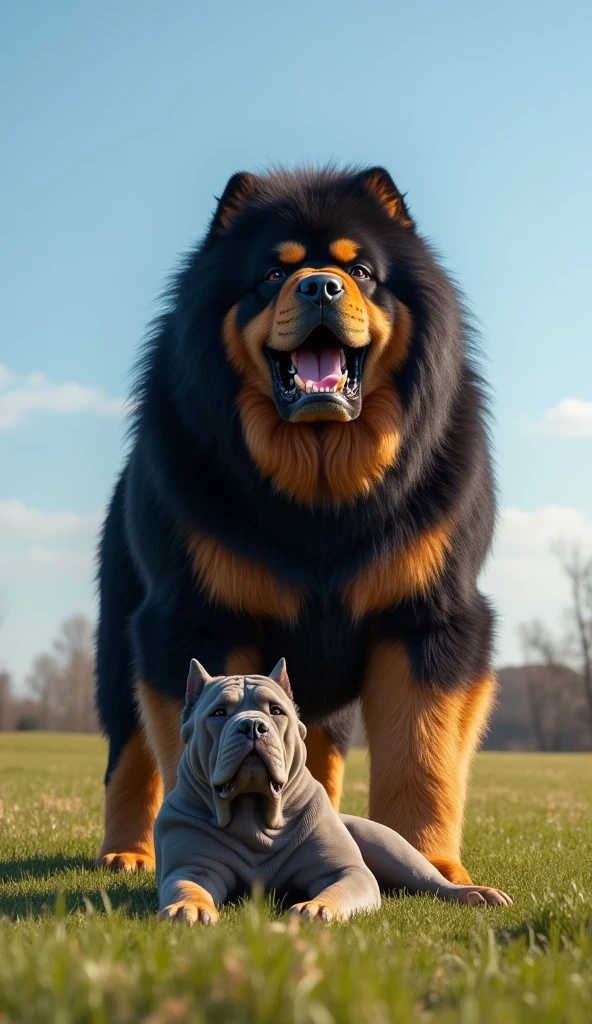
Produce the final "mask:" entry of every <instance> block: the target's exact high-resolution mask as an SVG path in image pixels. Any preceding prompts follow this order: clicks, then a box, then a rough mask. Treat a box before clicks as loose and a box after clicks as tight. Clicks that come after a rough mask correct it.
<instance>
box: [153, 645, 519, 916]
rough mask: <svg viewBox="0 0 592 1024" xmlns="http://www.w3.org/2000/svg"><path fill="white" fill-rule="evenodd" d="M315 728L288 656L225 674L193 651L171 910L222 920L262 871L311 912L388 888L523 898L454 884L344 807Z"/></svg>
mask: <svg viewBox="0 0 592 1024" xmlns="http://www.w3.org/2000/svg"><path fill="white" fill-rule="evenodd" d="M305 736H306V729H305V727H304V725H303V723H302V722H301V721H300V719H299V717H298V712H297V710H296V708H295V706H294V702H293V699H292V692H291V689H290V683H289V680H288V676H287V672H286V663H285V661H284V660H283V659H282V660H281V661H280V662H279V664H278V665H277V666H276V668H275V669H274V671H273V672H272V673H271V676H269V677H265V676H229V677H226V678H223V677H218V678H215V679H213V678H212V677H211V676H210V675H209V674H208V673H207V672H206V671H205V669H204V668H203V667H202V666H201V665H200V664H199V662H197V661H195V660H193V661H192V662H191V666H190V670H189V678H188V680H187V700H186V705H185V711H184V715H183V726H182V729H181V737H182V739H183V741H184V743H185V750H184V752H183V756H182V758H181V761H180V764H179V771H178V778H177V786H176V788H175V789H174V790H173V791H172V792H171V793H169V795H168V796H167V798H166V800H165V802H164V804H163V806H162V809H161V811H160V814H159V815H158V818H157V819H156V824H155V829H154V838H155V845H156V872H157V874H156V877H157V884H158V897H159V906H160V908H161V910H160V917H162V918H166V919H169V918H176V919H179V920H183V921H186V922H189V923H191V924H193V923H194V922H195V921H201V922H202V923H203V924H213V923H214V922H215V921H217V920H218V911H217V907H219V906H220V905H221V904H222V903H224V901H225V900H226V899H228V897H230V896H232V895H234V894H237V893H240V892H245V891H249V890H250V889H251V887H252V885H253V884H254V883H259V884H261V885H262V886H263V887H264V889H265V890H266V891H270V890H275V891H276V892H280V893H281V892H292V891H298V892H300V893H302V894H303V895H306V896H307V899H306V900H305V902H303V903H296V904H294V906H293V907H291V911H292V913H295V914H300V915H302V917H304V918H307V919H308V920H312V919H314V918H320V919H321V920H323V921H331V920H333V919H338V920H346V919H347V918H348V917H350V915H351V914H354V913H357V912H360V911H365V912H368V911H371V910H376V909H377V908H378V907H379V906H380V889H403V888H405V889H408V890H409V891H411V892H430V893H434V894H436V895H437V896H439V897H440V898H441V899H446V900H460V901H461V902H463V903H472V904H477V903H492V904H501V905H507V904H509V903H511V902H512V901H511V899H510V897H509V896H506V894H505V893H503V892H501V891H500V890H499V889H489V888H486V887H482V886H473V885H452V884H451V883H450V882H449V881H447V879H445V878H444V877H443V875H441V874H440V872H439V871H437V870H436V868H434V867H433V866H432V865H431V864H430V863H429V861H427V860H426V859H425V857H423V856H422V855H421V854H420V853H418V851H417V850H415V849H414V848H413V847H412V846H411V845H410V844H409V843H408V842H407V841H406V840H405V839H403V838H402V837H401V836H400V835H398V834H397V833H396V832H393V831H392V830H391V829H389V828H386V827H385V826H384V825H379V824H377V823H376V822H373V821H368V820H367V819H366V818H357V817H354V816H353V815H348V814H342V815H338V814H336V812H335V811H334V810H333V808H332V806H331V803H330V801H329V797H328V796H327V794H326V792H325V790H324V789H323V787H322V785H321V784H320V783H319V782H316V781H315V779H313V777H312V775H311V774H310V772H309V771H308V769H307V767H306V746H305V743H304V738H305Z"/></svg>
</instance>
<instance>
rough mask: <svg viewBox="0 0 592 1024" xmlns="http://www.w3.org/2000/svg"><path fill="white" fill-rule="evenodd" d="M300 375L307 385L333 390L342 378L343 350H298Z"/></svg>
mask: <svg viewBox="0 0 592 1024" xmlns="http://www.w3.org/2000/svg"><path fill="white" fill-rule="evenodd" d="M298 375H299V376H300V377H301V378H302V380H303V381H304V383H305V384H308V383H309V381H310V383H311V384H317V385H318V387H320V388H333V387H335V385H336V384H337V382H338V380H339V379H340V377H341V349H339V348H324V349H321V350H320V351H315V350H314V349H312V348H301V349H299V350H298Z"/></svg>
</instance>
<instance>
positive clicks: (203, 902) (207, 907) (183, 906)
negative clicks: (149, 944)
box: [158, 882, 220, 924]
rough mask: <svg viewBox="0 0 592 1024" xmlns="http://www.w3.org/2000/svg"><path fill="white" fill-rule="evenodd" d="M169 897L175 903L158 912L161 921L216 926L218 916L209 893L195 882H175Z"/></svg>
mask: <svg viewBox="0 0 592 1024" xmlns="http://www.w3.org/2000/svg"><path fill="white" fill-rule="evenodd" d="M167 895H168V893H167ZM171 895H172V896H173V899H174V900H175V902H174V903H169V905H168V906H167V907H164V909H163V910H161V911H160V913H159V915H158V916H159V918H160V920H161V921H172V920H177V921H183V922H185V923H186V924H195V923H196V922H197V921H201V922H203V923H206V922H207V923H208V924H216V922H217V921H218V918H219V916H220V915H219V914H218V911H217V909H216V904H215V903H214V901H213V899H212V897H211V895H210V893H209V892H208V891H207V889H204V888H202V886H201V885H197V883H196V882H175V883H174V885H173V887H172V891H171ZM204 915H207V916H204Z"/></svg>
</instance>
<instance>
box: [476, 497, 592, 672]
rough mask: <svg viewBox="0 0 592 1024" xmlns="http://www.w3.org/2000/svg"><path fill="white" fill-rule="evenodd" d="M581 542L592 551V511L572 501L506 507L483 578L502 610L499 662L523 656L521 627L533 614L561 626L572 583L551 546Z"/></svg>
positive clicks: (486, 588)
mask: <svg viewBox="0 0 592 1024" xmlns="http://www.w3.org/2000/svg"><path fill="white" fill-rule="evenodd" d="M557 542H563V543H565V544H567V545H571V544H573V543H576V544H580V545H581V547H582V550H583V552H584V553H588V554H589V553H592V516H589V515H587V514H586V513H585V512H582V511H581V510H580V509H576V508H572V507H571V506H568V505H545V506H543V507H542V508H537V509H532V510H528V511H526V510H524V509H520V508H514V507H509V508H504V509H503V510H502V513H501V517H500V523H499V526H498V531H497V535H496V543H495V548H494V554H493V557H492V559H491V561H490V562H489V564H488V566H487V568H486V570H485V572H484V573H483V578H482V581H481V585H482V589H483V590H484V592H485V593H488V594H490V595H491V596H492V597H493V599H494V603H495V606H496V608H497V610H498V612H499V616H500V624H499V656H500V663H501V664H508V663H510V662H516V661H518V660H520V658H521V651H520V647H519V640H518V629H517V628H518V626H519V625H520V623H523V622H528V621H530V620H531V619H534V618H540V619H542V620H543V621H545V622H546V623H547V624H548V626H549V627H551V629H553V630H557V631H560V630H561V626H562V619H563V612H564V609H565V608H566V607H567V606H568V605H569V602H570V594H569V585H568V582H567V580H566V578H565V575H564V573H563V571H562V569H561V565H560V563H559V559H558V558H557V557H556V555H555V554H554V553H553V550H552V548H553V545H554V544H556V543H557Z"/></svg>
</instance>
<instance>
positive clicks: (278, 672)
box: [268, 658, 294, 704]
mask: <svg viewBox="0 0 592 1024" xmlns="http://www.w3.org/2000/svg"><path fill="white" fill-rule="evenodd" d="M268 678H269V679H273V681H274V683H277V684H278V686H281V688H282V690H283V691H284V693H285V694H286V697H288V698H289V699H290V700H291V701H292V704H293V703H294V694H293V693H292V687H291V686H290V680H289V679H288V670H287V668H286V659H285V658H280V660H279V661H278V663H277V665H276V666H275V668H274V670H273V672H270V673H269V677H268Z"/></svg>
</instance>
